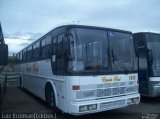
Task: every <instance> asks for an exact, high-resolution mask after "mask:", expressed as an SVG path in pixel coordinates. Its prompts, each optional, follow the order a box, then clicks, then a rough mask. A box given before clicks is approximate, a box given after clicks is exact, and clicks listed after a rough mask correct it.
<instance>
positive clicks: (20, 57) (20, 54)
mask: <svg viewBox="0 0 160 119" xmlns="http://www.w3.org/2000/svg"><path fill="white" fill-rule="evenodd" d="M19 60H20V62H22V52H20V53H19Z"/></svg>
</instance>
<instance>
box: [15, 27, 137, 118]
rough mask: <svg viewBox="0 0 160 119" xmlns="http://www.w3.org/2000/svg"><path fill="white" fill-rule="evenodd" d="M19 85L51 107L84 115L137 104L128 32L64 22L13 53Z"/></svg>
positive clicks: (133, 56) (131, 47)
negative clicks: (15, 53) (18, 74)
mask: <svg viewBox="0 0 160 119" xmlns="http://www.w3.org/2000/svg"><path fill="white" fill-rule="evenodd" d="M17 70H18V72H20V80H21V87H23V88H25V89H27V90H28V91H30V92H32V93H33V94H35V95H36V96H38V97H40V98H41V99H43V100H44V101H46V102H48V104H49V105H50V106H52V108H53V109H54V110H56V109H59V110H61V111H62V112H64V113H69V114H72V115H83V114H89V113H95V112H101V111H106V110H111V109H117V108H122V107H126V106H128V105H131V104H138V103H139V101H140V95H139V93H138V77H137V66H136V59H135V52H134V46H133V39H132V33H131V32H128V31H122V30H115V29H109V28H101V27H93V26H82V25H64V26H60V27H57V28H55V29H53V30H52V31H50V32H49V33H47V34H46V35H44V36H43V37H41V38H40V39H38V40H37V41H35V42H34V43H32V44H31V45H29V46H28V47H26V48H24V49H23V50H21V51H20V52H19V53H17Z"/></svg>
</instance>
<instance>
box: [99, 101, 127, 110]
mask: <svg viewBox="0 0 160 119" xmlns="http://www.w3.org/2000/svg"><path fill="white" fill-rule="evenodd" d="M124 105H125V100H118V101H112V102H106V103H101V104H100V108H101V109H111V108H116V107H122V106H124Z"/></svg>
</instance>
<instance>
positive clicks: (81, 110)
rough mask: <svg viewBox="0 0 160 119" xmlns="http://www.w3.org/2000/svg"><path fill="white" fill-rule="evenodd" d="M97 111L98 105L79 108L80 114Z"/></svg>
mask: <svg viewBox="0 0 160 119" xmlns="http://www.w3.org/2000/svg"><path fill="white" fill-rule="evenodd" d="M91 110H97V104H90V105H82V106H79V112H85V111H91Z"/></svg>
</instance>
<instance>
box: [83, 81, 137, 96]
mask: <svg viewBox="0 0 160 119" xmlns="http://www.w3.org/2000/svg"><path fill="white" fill-rule="evenodd" d="M81 89H82V91H85V90H90V89H96V90H95V97H112V96H120V95H126V94H131V93H137V92H138V85H137V83H136V81H129V82H116V83H106V84H98V85H95V84H94V85H82V86H81ZM86 98H87V97H86Z"/></svg>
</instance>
